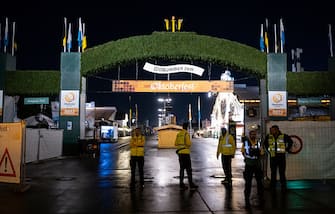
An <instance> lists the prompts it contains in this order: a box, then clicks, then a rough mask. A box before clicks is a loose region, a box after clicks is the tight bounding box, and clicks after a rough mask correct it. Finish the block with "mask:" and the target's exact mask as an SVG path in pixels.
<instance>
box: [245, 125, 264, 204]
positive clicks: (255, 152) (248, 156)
mask: <svg viewBox="0 0 335 214" xmlns="http://www.w3.org/2000/svg"><path fill="white" fill-rule="evenodd" d="M242 141H243V145H242V148H241V152H242V155H243V157H244V162H245V169H244V173H243V175H244V179H245V189H244V197H245V204H246V206H247V207H249V206H250V200H249V199H250V194H251V186H252V178H253V176H254V175H255V178H256V182H257V195H258V197H259V200H260V202H262V201H263V191H264V187H263V170H262V163H261V156H262V155H264V149H263V147H262V145H261V144H260V142H259V141H257V132H256V130H251V131H249V137H244V138H243V139H242Z"/></svg>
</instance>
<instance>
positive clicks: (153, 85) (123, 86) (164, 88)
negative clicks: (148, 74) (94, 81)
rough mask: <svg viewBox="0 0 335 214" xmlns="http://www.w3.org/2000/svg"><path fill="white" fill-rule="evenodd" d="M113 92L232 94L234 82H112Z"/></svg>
mask: <svg viewBox="0 0 335 214" xmlns="http://www.w3.org/2000/svg"><path fill="white" fill-rule="evenodd" d="M112 91H113V92H152V93H157V92H164V93H165V92H171V93H189V92H199V93H202V92H206V93H207V92H233V91H234V81H222V80H217V81H198V80H197V81H189V80H185V81H182V80H178V81H171V80H169V81H168V80H113V81H112Z"/></svg>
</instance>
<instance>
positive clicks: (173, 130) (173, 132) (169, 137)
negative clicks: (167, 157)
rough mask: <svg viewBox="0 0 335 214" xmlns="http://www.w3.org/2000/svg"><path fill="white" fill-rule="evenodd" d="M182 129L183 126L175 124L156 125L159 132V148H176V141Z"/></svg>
mask: <svg viewBox="0 0 335 214" xmlns="http://www.w3.org/2000/svg"><path fill="white" fill-rule="evenodd" d="M182 129H183V127H182V126H178V125H174V124H169V125H165V126H160V127H156V128H155V130H156V131H157V132H158V148H175V145H174V142H175V140H176V137H177V134H178V132H179V131H180V130H182Z"/></svg>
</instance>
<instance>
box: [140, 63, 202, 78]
mask: <svg viewBox="0 0 335 214" xmlns="http://www.w3.org/2000/svg"><path fill="white" fill-rule="evenodd" d="M143 70H146V71H149V72H152V73H155V74H172V73H180V72H185V73H192V74H196V75H198V76H202V74H203V72H204V69H203V68H201V67H198V66H195V65H188V64H177V65H167V66H161V65H154V64H151V63H148V62H146V63H145V64H144V66H143Z"/></svg>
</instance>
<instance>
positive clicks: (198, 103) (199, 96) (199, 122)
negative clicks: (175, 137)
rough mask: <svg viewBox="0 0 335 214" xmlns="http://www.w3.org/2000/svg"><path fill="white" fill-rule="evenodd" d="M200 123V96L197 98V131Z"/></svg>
mask: <svg viewBox="0 0 335 214" xmlns="http://www.w3.org/2000/svg"><path fill="white" fill-rule="evenodd" d="M200 122H201V114H200V96H198V130H199V131H200Z"/></svg>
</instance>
